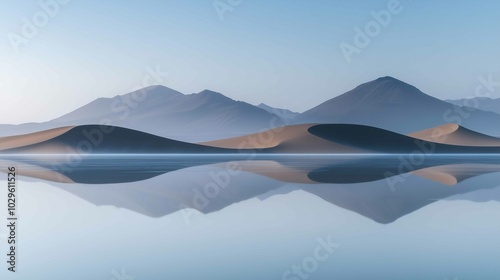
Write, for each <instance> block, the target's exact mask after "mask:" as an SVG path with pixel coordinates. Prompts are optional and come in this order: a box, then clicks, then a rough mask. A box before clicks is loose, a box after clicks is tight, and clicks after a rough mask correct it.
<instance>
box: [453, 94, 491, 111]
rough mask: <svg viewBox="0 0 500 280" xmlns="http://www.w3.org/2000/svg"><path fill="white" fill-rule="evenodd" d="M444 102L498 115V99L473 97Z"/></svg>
mask: <svg viewBox="0 0 500 280" xmlns="http://www.w3.org/2000/svg"><path fill="white" fill-rule="evenodd" d="M445 101H446V102H448V103H451V104H454V105H457V106H465V107H471V108H475V109H479V110H482V111H488V112H493V113H497V114H500V98H497V99H492V98H488V97H474V98H463V99H457V100H445Z"/></svg>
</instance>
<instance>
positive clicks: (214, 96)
mask: <svg viewBox="0 0 500 280" xmlns="http://www.w3.org/2000/svg"><path fill="white" fill-rule="evenodd" d="M196 95H197V96H199V97H200V98H204V99H208V100H218V101H234V100H233V99H231V98H229V97H227V96H225V95H224V94H222V93H220V92H216V91H212V90H208V89H205V90H202V91H200V92H199V93H197V94H196Z"/></svg>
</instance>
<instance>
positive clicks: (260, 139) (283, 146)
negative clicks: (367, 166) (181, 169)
mask: <svg viewBox="0 0 500 280" xmlns="http://www.w3.org/2000/svg"><path fill="white" fill-rule="evenodd" d="M314 126H315V124H302V125H290V126H285V127H279V128H274V129H271V130H267V131H263V132H260V133H255V134H250V135H246V136H241V137H235V138H229V139H222V140H217V141H210V142H204V143H201V144H203V145H208V146H213V147H220V148H230V149H266V150H267V151H272V152H274V153H327V152H339V153H364V152H370V151H369V150H366V149H363V148H362V147H357V148H355V147H352V146H350V145H349V144H348V143H346V144H345V145H344V144H339V143H336V142H334V141H329V140H327V139H324V138H321V137H318V136H315V135H313V134H311V133H310V132H309V131H308V130H309V129H310V128H311V127H314Z"/></svg>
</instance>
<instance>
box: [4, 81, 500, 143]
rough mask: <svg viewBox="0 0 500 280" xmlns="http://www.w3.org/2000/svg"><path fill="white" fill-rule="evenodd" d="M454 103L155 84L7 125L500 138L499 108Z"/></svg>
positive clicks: (200, 137)
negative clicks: (459, 133)
mask: <svg viewBox="0 0 500 280" xmlns="http://www.w3.org/2000/svg"><path fill="white" fill-rule="evenodd" d="M332 95H333V94H332ZM291 98H293V97H291ZM450 102H451V103H456V104H458V105H454V104H451V103H450ZM450 102H445V101H442V100H439V99H436V98H434V97H431V96H429V95H426V94H425V93H423V92H421V91H420V90H418V89H417V88H416V87H414V86H412V85H409V84H407V83H404V82H402V81H400V80H397V79H395V78H392V77H382V78H379V79H376V80H374V81H370V82H367V83H365V84H362V85H360V86H358V87H356V88H355V89H353V90H351V91H348V92H346V93H344V94H342V95H340V96H337V97H335V98H332V99H330V100H327V101H325V102H324V103H322V104H320V105H318V106H316V107H314V108H312V109H310V110H307V111H305V112H303V113H300V114H299V113H295V112H291V111H289V110H284V109H277V108H272V107H270V106H267V105H265V104H260V105H258V106H254V105H251V104H249V103H246V102H243V101H236V100H233V99H231V98H228V97H226V96H224V95H222V94H220V93H217V92H213V91H209V90H204V91H202V92H200V93H195V94H187V95H186V94H182V93H180V92H178V91H175V90H172V89H169V88H167V87H164V86H151V87H147V88H144V89H142V90H139V91H136V92H131V93H128V94H124V95H119V96H115V97H113V98H99V99H97V100H94V101H92V102H90V103H89V104H86V105H85V106H83V107H81V108H79V109H77V110H75V111H73V112H70V113H68V114H66V115H64V116H61V117H59V118H56V119H54V120H51V121H49V122H44V123H30V124H22V125H0V136H10V135H18V134H24V133H31V132H37V131H41V130H46V129H52V128H59V127H64V126H79V125H90V124H101V123H105V124H107V125H113V126H119V127H124V128H129V129H134V130H138V131H141V132H146V133H150V134H154V135H158V136H161V137H166V138H170V139H175V140H181V141H187V142H203V141H211V140H217V139H224V138H229V137H235V136H241V135H247V134H251V133H256V132H260V131H265V130H269V129H272V128H274V127H281V126H286V125H293V124H310V123H322V124H360V125H368V126H373V127H377V128H382V129H386V130H389V131H393V132H397V133H400V134H408V133H412V132H415V131H419V130H423V129H428V128H430V127H435V126H440V125H443V124H446V123H456V124H459V125H461V126H463V127H465V128H467V129H470V130H473V131H477V132H480V133H483V134H487V135H492V136H500V126H498V123H500V112H499V110H497V109H494V107H495V106H490V105H491V104H492V102H488V101H484V102H483V100H481V102H482V103H481V102H480V103H481V104H483V103H484V104H483V105H481V106H479V109H476V110H472V109H471V108H470V106H469V107H468V106H465V107H462V106H460V105H461V104H460V102H458V101H457V102H452V101H450ZM495 108H498V107H495ZM497 113H499V114H497Z"/></svg>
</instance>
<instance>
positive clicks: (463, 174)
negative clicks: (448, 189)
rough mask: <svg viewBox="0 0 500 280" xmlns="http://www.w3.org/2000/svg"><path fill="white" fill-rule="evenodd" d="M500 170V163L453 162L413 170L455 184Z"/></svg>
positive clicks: (418, 173)
mask: <svg viewBox="0 0 500 280" xmlns="http://www.w3.org/2000/svg"><path fill="white" fill-rule="evenodd" d="M495 172H500V164H480V163H476V164H471V163H469V164H452V165H440V166H433V167H428V168H423V169H419V170H416V171H413V172H412V173H413V174H414V175H417V176H420V177H423V178H426V179H429V180H433V181H436V182H440V183H442V184H444V185H449V186H453V185H456V184H458V183H459V182H462V181H465V180H467V179H469V178H472V177H476V176H480V175H484V174H489V173H495Z"/></svg>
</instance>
